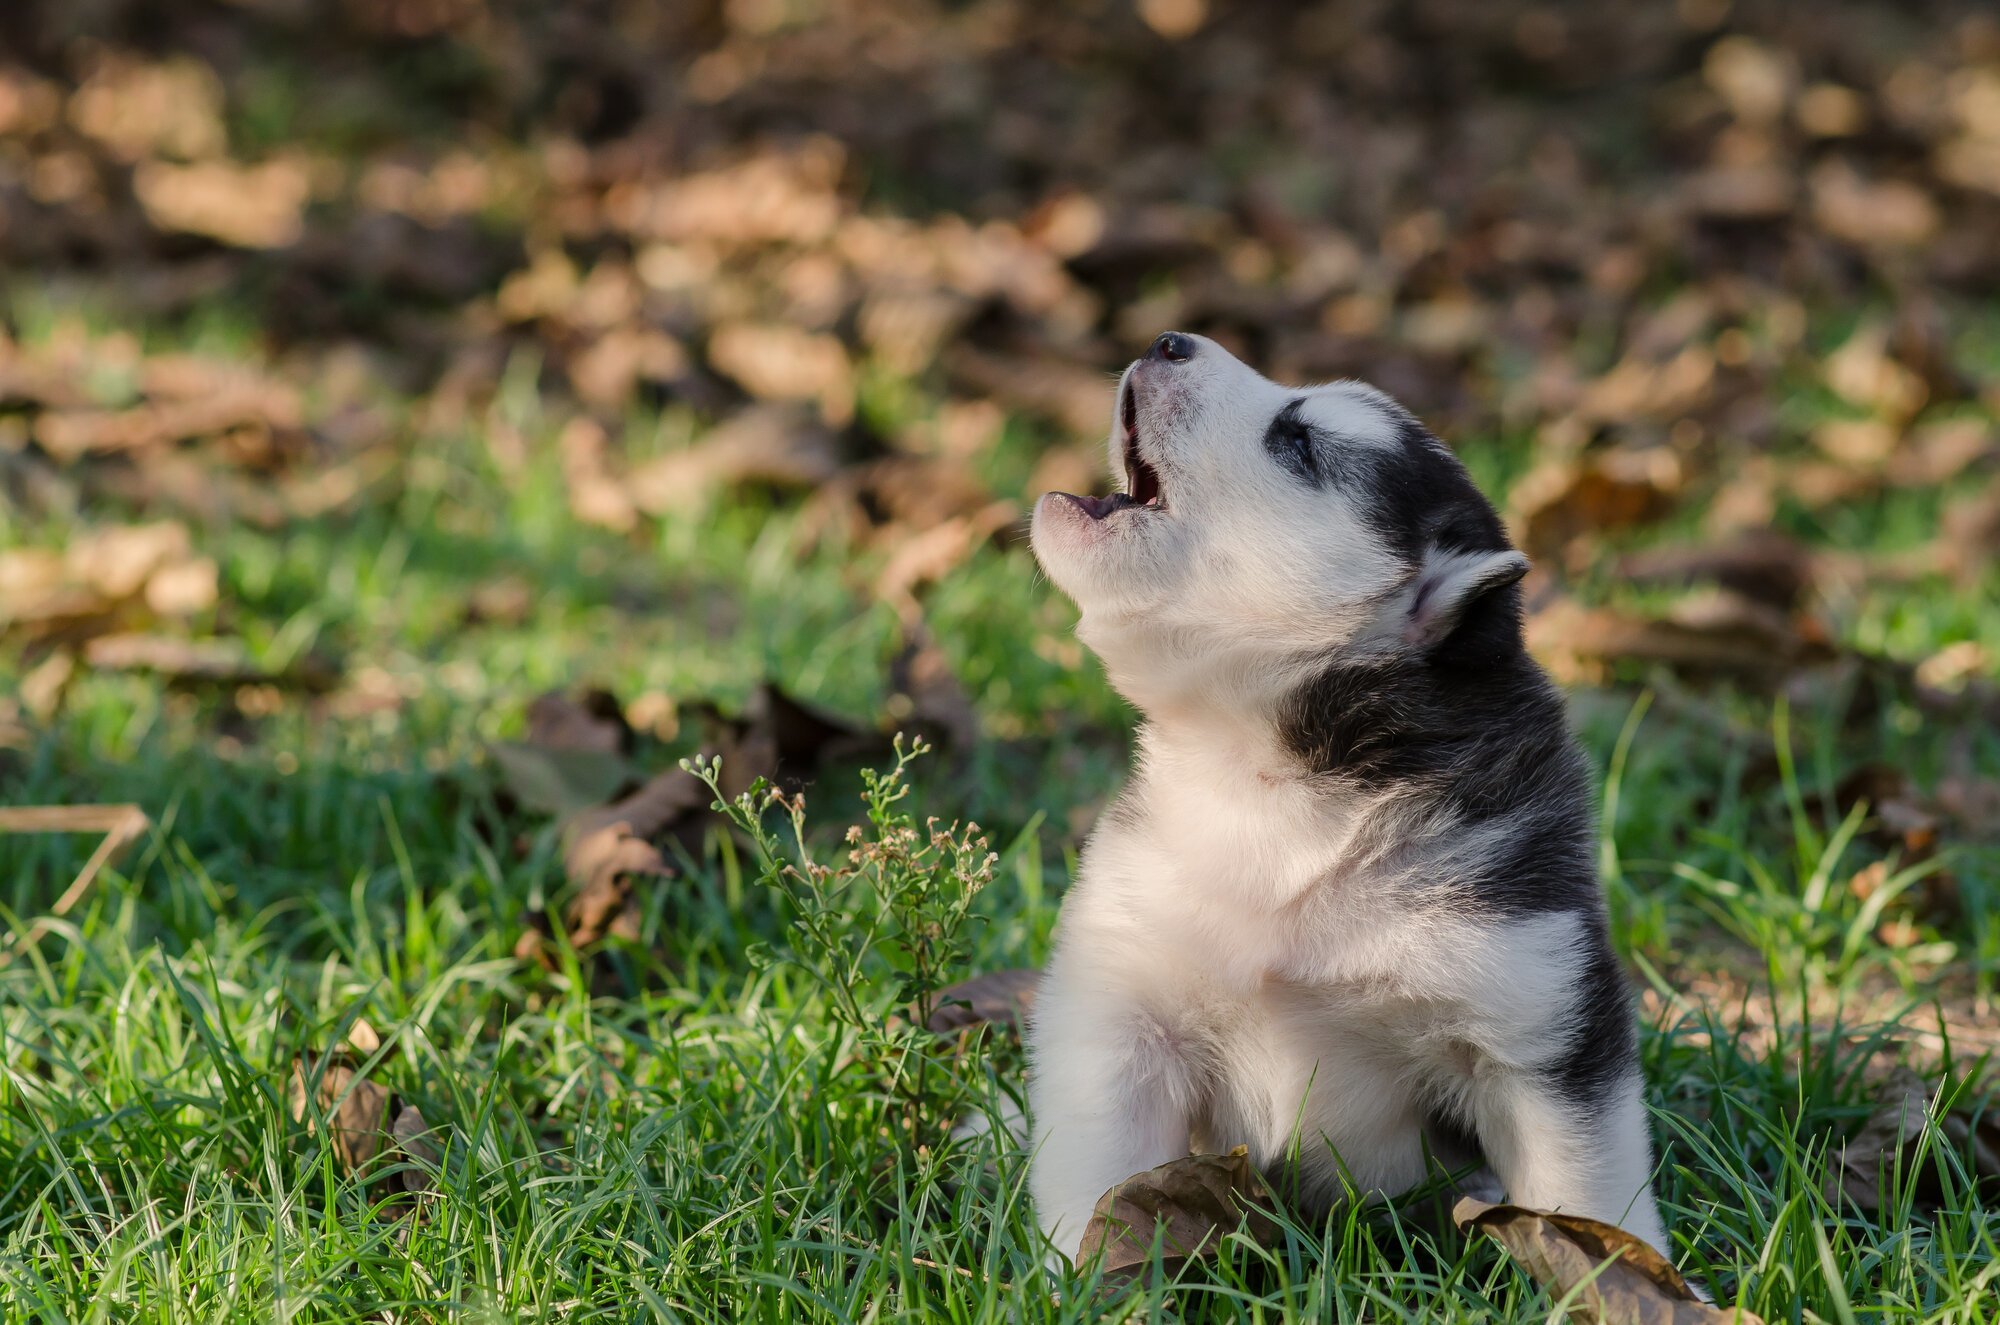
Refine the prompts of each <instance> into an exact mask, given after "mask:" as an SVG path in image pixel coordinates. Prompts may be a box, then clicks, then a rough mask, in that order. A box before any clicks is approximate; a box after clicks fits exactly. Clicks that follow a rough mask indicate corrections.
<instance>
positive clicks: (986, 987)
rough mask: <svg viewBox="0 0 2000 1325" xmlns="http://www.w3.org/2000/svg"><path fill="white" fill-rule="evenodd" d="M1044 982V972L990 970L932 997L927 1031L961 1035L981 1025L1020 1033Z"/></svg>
mask: <svg viewBox="0 0 2000 1325" xmlns="http://www.w3.org/2000/svg"><path fill="white" fill-rule="evenodd" d="M1041 983H1042V973H1041V972H1040V971H1039V970H1034V969H1028V968H1017V969H1012V970H1004V971H988V972H987V973H986V974H984V975H975V976H973V977H972V978H971V979H970V980H961V981H959V982H958V983H957V984H955V985H950V986H947V987H946V988H944V989H940V990H938V991H937V992H936V993H934V994H932V995H931V997H930V1000H929V1002H930V1015H929V1016H928V1017H926V1018H924V1028H925V1029H926V1030H928V1031H930V1032H931V1034H933V1035H957V1034H958V1033H960V1032H961V1031H965V1030H969V1029H972V1028H973V1027H977V1026H997V1027H1000V1028H1002V1029H1004V1030H1008V1031H1014V1032H1017V1033H1018V1032H1019V1030H1020V1028H1021V1019H1022V1018H1023V1017H1024V1016H1026V1015H1027V1013H1028V1011H1029V1009H1031V1008H1033V1007H1034V1006H1035V991H1036V990H1037V989H1038V988H1040V987H1041ZM913 1011H914V1010H913Z"/></svg>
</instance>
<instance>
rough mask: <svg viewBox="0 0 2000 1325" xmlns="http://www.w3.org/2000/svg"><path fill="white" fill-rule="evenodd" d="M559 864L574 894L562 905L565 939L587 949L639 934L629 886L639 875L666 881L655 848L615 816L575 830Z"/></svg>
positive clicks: (669, 874) (669, 872)
mask: <svg viewBox="0 0 2000 1325" xmlns="http://www.w3.org/2000/svg"><path fill="white" fill-rule="evenodd" d="M563 868H564V870H565V871H567V872H568V874H569V877H570V881H571V882H572V883H574V884H575V885H576V893H575V894H574V895H573V896H572V897H571V898H570V901H569V905H568V907H566V908H565V910H564V913H563V919H564V921H565V922H566V923H567V925H568V927H569V935H570V942H571V943H573V944H575V945H576V946H577V947H579V948H582V947H587V946H588V945H590V944H593V943H596V942H598V941H599V940H601V939H605V938H616V939H623V940H625V941H626V942H631V941H633V940H636V939H637V938H638V937H639V917H640V910H639V906H638V901H637V898H636V897H635V895H634V892H633V889H634V887H635V886H636V883H637V881H638V880H639V879H640V878H655V879H671V878H673V877H674V871H673V868H672V867H671V866H670V865H668V864H667V860H666V857H665V856H662V855H661V854H660V849H659V848H658V847H656V846H654V845H653V844H652V843H651V842H648V841H647V840H646V839H644V838H642V837H638V836H635V835H634V834H633V832H632V828H631V826H630V825H629V824H627V823H625V822H624V821H623V820H617V821H614V822H612V823H608V824H605V825H604V826H603V827H600V828H595V829H592V830H591V831H590V832H588V833H584V834H581V835H580V836H578V837H577V838H576V839H575V840H574V841H572V842H571V844H570V846H569V848H568V849H567V850H566V851H564V852H563Z"/></svg>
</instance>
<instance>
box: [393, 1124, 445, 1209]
mask: <svg viewBox="0 0 2000 1325" xmlns="http://www.w3.org/2000/svg"><path fill="white" fill-rule="evenodd" d="M439 1130H440V1129H434V1128H432V1127H431V1125H430V1124H429V1123H427V1122H425V1121H424V1115H423V1112H422V1111H421V1110H419V1109H418V1108H417V1106H416V1105H414V1104H412V1105H408V1106H405V1107H404V1108H403V1109H401V1110H400V1111H398V1112H397V1114H396V1121H395V1123H394V1124H393V1125H392V1126H391V1127H390V1129H389V1136H390V1139H391V1140H393V1141H394V1142H395V1143H396V1148H397V1149H398V1150H400V1151H402V1152H403V1156H404V1158H405V1160H406V1161H407V1163H406V1164H405V1166H404V1168H403V1171H402V1173H401V1174H400V1175H399V1176H400V1177H401V1178H402V1182H403V1190H404V1191H406V1192H409V1193H411V1194H412V1195H423V1194H424V1193H426V1192H431V1191H435V1190H436V1189H437V1180H436V1179H435V1178H434V1177H433V1176H432V1174H433V1173H434V1172H435V1171H436V1170H437V1167H438V1165H439V1164H441V1163H442V1162H443V1160H444V1149H443V1147H442V1145H440V1143H439V1139H438V1136H439Z"/></svg>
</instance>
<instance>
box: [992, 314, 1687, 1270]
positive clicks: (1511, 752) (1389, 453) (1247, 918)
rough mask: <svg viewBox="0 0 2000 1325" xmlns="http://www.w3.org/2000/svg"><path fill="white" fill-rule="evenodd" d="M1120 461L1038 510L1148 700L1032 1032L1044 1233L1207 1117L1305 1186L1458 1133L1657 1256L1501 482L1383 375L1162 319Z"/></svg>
mask: <svg viewBox="0 0 2000 1325" xmlns="http://www.w3.org/2000/svg"><path fill="white" fill-rule="evenodd" d="M1110 448H1111V464H1112V467H1113V470H1114V472H1115V471H1119V470H1122V471H1123V472H1124V474H1125V476H1126V479H1127V488H1126V491H1124V492H1121V493H1115V494H1113V495H1112V496H1109V497H1099V498H1093V497H1077V496H1072V495H1070V494H1068V493H1057V492H1052V493H1049V494H1047V495H1046V496H1044V497H1043V498H1042V499H1041V501H1040V502H1039V503H1038V504H1037V505H1036V507H1035V516H1034V533H1033V541H1034V548H1035V555H1036V557H1037V558H1038V559H1039V560H1040V561H1041V564H1042V566H1043V567H1044V569H1046V570H1047V572H1048V574H1049V577H1050V579H1052V580H1054V581H1055V583H1056V585H1057V586H1058V587H1060V588H1061V589H1062V590H1063V592H1064V593H1066V594H1068V595H1069V596H1070V597H1071V598H1072V599H1074V600H1075V601H1076V604H1077V606H1078V608H1079V609H1081V613H1082V619H1081V621H1080V623H1079V624H1078V626H1077V635H1078V637H1079V638H1080V639H1082V640H1083V642H1084V643H1085V644H1087V645H1089V647H1090V648H1091V650H1092V651H1093V652H1095V653H1096V654H1097V656H1098V657H1099V658H1101V659H1102V660H1103V662H1104V666H1105V670H1106V671H1107V673H1108V674H1109V676H1110V678H1111V681H1112V683H1113V684H1114V685H1116V686H1117V688H1118V689H1119V690H1120V691H1121V692H1122V693H1123V694H1124V695H1125V696H1126V698H1128V699H1129V700H1131V701H1132V703H1133V704H1135V705H1137V706H1138V708H1139V709H1140V710H1141V711H1142V713H1143V714H1144V718H1145V722H1144V725H1143V727H1142V728H1141V730H1140V733H1139V754H1138V765H1137V768H1136V770H1135V772H1134V774H1133V777H1132V780H1131V782H1130V784H1129V785H1128V786H1127V787H1126V788H1125V791H1124V792H1123V794H1122V795H1121V796H1120V797H1119V798H1118V800H1117V802H1116V803H1115V804H1113V805H1112V806H1111V807H1110V808H1109V809H1107V810H1106V811H1105V813H1104V815H1103V817H1102V819H1101V820H1100V821H1099V824H1098V826H1097V828H1096V830H1095V831H1094V832H1093V833H1092V835H1091V838H1090V842H1089V844H1088V846H1087V847H1086V848H1085V850H1084V853H1083V864H1082V870H1081V873H1080V876H1079V878H1078V879H1077V882H1076V885H1075V886H1074V887H1073V888H1072V889H1071V891H1070V893H1069V895H1068V897H1067V899H1066V900H1065V902H1064V905H1063V912H1062V919H1061V924H1060V927H1059V929H1058V932H1057V937H1056V945H1055V953H1054V955H1053V957H1052V958H1051V959H1050V962H1049V965H1048V969H1047V973H1046V976H1045V978H1044V981H1043V983H1042V986H1041V990H1040V992H1039V994H1038V996H1037V1000H1036V1004H1035V1008H1034V1014H1033V1017H1032V1021H1031V1025H1030V1028H1029V1036H1028V1043H1029V1051H1030V1054H1031V1063H1032V1075H1031V1078H1030V1085H1029V1103H1030V1109H1031V1113H1032V1115H1033V1129H1034V1130H1033V1147H1034V1150H1033V1161H1032V1163H1033V1170H1032V1174H1031V1186H1032V1190H1033V1195H1034V1200H1035V1205H1036V1208H1037V1215H1038V1218H1039V1220H1040V1222H1041V1226H1042V1228H1043V1230H1044V1231H1045V1232H1046V1233H1047V1234H1048V1235H1049V1237H1050V1238H1051V1239H1052V1241H1053V1242H1054V1244H1055V1246H1056V1247H1057V1248H1059V1249H1060V1250H1062V1251H1064V1252H1070V1253H1073V1252H1074V1250H1075V1249H1076V1247H1077V1243H1078V1240H1079V1239H1080V1237H1081V1236H1082V1234H1083V1231H1084V1225H1085V1224H1086V1222H1087V1221H1088V1220H1089V1218H1090V1213H1091V1208H1092V1206H1093V1204H1094V1203H1095V1202H1096V1200H1097V1198H1098V1197H1099V1196H1100V1195H1102V1194H1103V1193H1104V1191H1105V1190H1106V1189H1108V1188H1110V1187H1111V1186H1113V1185H1114V1184H1116V1183H1118V1182H1120V1181H1122V1180H1124V1179H1125V1178H1127V1177H1129V1176H1131V1175H1132V1174H1134V1173H1137V1172H1140V1171H1141V1170H1144V1169H1147V1168H1151V1167H1153V1166H1155V1165H1158V1164H1163V1163H1165V1162H1167V1161H1168V1160H1171V1159H1175V1158H1178V1157H1179V1156H1182V1155H1185V1154H1187V1153H1188V1150H1189V1147H1190V1144H1191V1138H1192V1139H1193V1140H1194V1142H1195V1143H1198V1144H1200V1145H1201V1146H1202V1147H1203V1148H1204V1149H1211V1150H1224V1149H1227V1148H1229V1147H1231V1146H1234V1145H1239V1144H1242V1145H1247V1146H1248V1147H1249V1149H1250V1155H1251V1158H1252V1160H1253V1161H1254V1162H1255V1163H1256V1164H1257V1165H1258V1166H1259V1167H1260V1168H1261V1169H1263V1170H1264V1171H1265V1172H1266V1173H1269V1174H1271V1175H1273V1177H1274V1178H1275V1179H1276V1180H1277V1181H1278V1182H1279V1183H1280V1185H1281V1189H1282V1190H1286V1191H1288V1192H1289V1193H1291V1194H1292V1196H1293V1197H1294V1199H1297V1200H1300V1201H1302V1202H1303V1203H1305V1204H1306V1205H1307V1206H1308V1207H1309V1208H1311V1207H1323V1206H1325V1205H1326V1204H1327V1203H1329V1202H1330V1201H1331V1200H1333V1199H1334V1198H1336V1197H1338V1196H1339V1195H1340V1194H1341V1193H1342V1191H1343V1190H1344V1188H1345V1184H1348V1183H1351V1184H1352V1185H1353V1186H1354V1187H1355V1188H1357V1189H1359V1190H1361V1191H1364V1192H1381V1193H1394V1192H1398V1191H1401V1190H1403V1189H1405V1188H1407V1187H1409V1186H1411V1185H1412V1184H1414V1183H1416V1182H1417V1181H1418V1180H1419V1179H1421V1178H1423V1177H1424V1176H1425V1175H1426V1166H1427V1161H1426V1153H1427V1151H1428V1153H1430V1154H1432V1155H1445V1156H1451V1155H1454V1154H1456V1155H1457V1156H1459V1157H1462V1158H1472V1157H1474V1156H1475V1155H1476V1156H1478V1157H1483V1159H1484V1161H1485V1163H1486V1165H1487V1166H1488V1167H1489V1168H1490V1170H1491V1172H1492V1175H1493V1176H1494V1177H1495V1178H1497V1179H1498V1182H1499V1184H1500V1186H1502V1187H1503V1188H1504V1189H1505V1190H1506V1192H1507V1194H1508V1196H1509V1198H1510V1199H1512V1200H1513V1201H1515V1202H1517V1203H1519V1204H1522V1205H1528V1206H1534V1207H1538V1208H1542V1209H1553V1210H1561V1211H1564V1212H1567V1213H1572V1214H1579V1215H1587V1216H1590V1217H1592V1218H1596V1219H1602V1220H1607V1221H1610V1222H1613V1223H1616V1224H1619V1225H1621V1226H1623V1227H1624V1228H1626V1229H1628V1230H1630V1231H1631V1232H1633V1233H1635V1234H1636V1235H1638V1236H1639V1237H1642V1238H1644V1239H1645V1240H1646V1241H1648V1242H1650V1243H1651V1244H1652V1245H1653V1246H1654V1247H1655V1248H1658V1249H1660V1250H1662V1251H1666V1250H1668V1242H1667V1239H1666V1235H1665V1230H1664V1229H1663V1227H1662V1226H1661V1223H1660V1216H1659V1213H1658V1210H1657V1208H1656V1206H1655V1204H1654V1200H1653V1194H1652V1190H1651V1185H1650V1184H1651V1177H1652V1168H1653V1160H1652V1147H1651V1142H1650V1139H1649V1135H1648V1129H1647V1116H1646V1109H1645V1106H1644V1104H1643V1102H1642V1099H1641V1081H1640V1074H1639V1059H1638V1050H1637V1045H1636V1036H1635V1029H1634V1013H1633V1009H1632V1006H1631V1002H1630V999H1629V997H1628V992H1627V989H1626V986H1625V983H1624V979H1623V977H1622V975H1621V973H1620V969H1619V965H1618V960H1617V958H1616V957H1615V955H1614V954H1613V952H1612V949H1611V943H1610V940H1609V937H1608V935H1607V932H1606V925H1605V913H1604V903H1603V898H1602V896H1601V894H1600V892H1599V889H1598V883H1597V874H1596V867H1595V859H1594V858H1595V835H1594V826H1593V816H1592V810H1591V775H1590V770H1589V767H1588V765H1587V764H1586V762H1585V759H1584V756H1583V754H1582V752H1581V751H1580V750H1579V749H1578V747H1577V745H1576V743H1575V741H1574V740H1573V739H1572V738H1571V737H1570V735H1569V732H1568V730H1567V727H1566V725H1565V720H1564V713H1563V701H1562V697H1561V695H1560V694H1559V693H1558V692H1557V691H1556V689H1555V687H1554V686H1552V685H1551V684H1550V683H1549V681H1548V679H1547V677H1546V676H1545V675H1544V674H1543V673H1542V671H1541V669H1540V668H1539V667H1537V666H1536V665H1535V663H1534V662H1533V660H1531V659H1530V658H1529V656H1528V654H1527V652H1526V650H1525V649H1524V648H1523V646H1522V642H1521V602H1520V588H1519V586H1518V583H1517V582H1518V581H1519V580H1520V579H1521V577H1522V576H1523V575H1524V574H1525V573H1526V572H1527V569H1528V562H1527V559H1526V558H1525V557H1523V556H1522V555H1521V554H1520V553H1519V552H1517V551H1515V550H1514V549H1513V547H1512V546H1510V545H1509V543H1508V541H1507V536H1506V533H1505V532H1504V531H1503V529H1502V527H1501V524H1500V520H1499V519H1498V517H1497V516H1496V515H1495V514H1494V511H1493V508H1492V506H1491V505H1489V504H1488V503H1487V501H1486V499H1485V498H1484V497H1482V496H1481V495H1480V493H1479V491H1478V489H1476V488H1475V487H1474V486H1473V484H1472V481H1471V479H1470V478H1469V477H1468V476H1467V474H1466V472H1465V469H1464V467H1463V466H1462V465H1460V464H1459V462H1458V460H1457V459H1456V458H1455V457H1454V456H1453V455H1452V454H1451V452H1450V451H1448V450H1447V449H1445V447H1444V446H1443V445H1442V444H1441V443H1440V442H1439V441H1438V440H1437V439H1436V438H1434V437H1432V436H1431V435H1430V434H1429V433H1428V432H1426V431H1425V430H1424V428H1423V427H1422V425H1420V424H1419V423H1418V422H1417V421H1416V420H1415V419H1414V418H1412V417H1411V416H1410V414H1409V413H1408V412H1407V411H1406V410H1404V409H1403V408H1402V407H1401V406H1399V405H1397V404H1396V403H1395V402H1394V401H1392V400H1390V399H1389V398H1388V397H1386V396H1384V395H1383V394H1381V393H1380V392H1378V391H1376V390H1374V389H1373V388H1370V387H1367V386H1362V385H1360V384H1357V383H1353V382H1339V383H1335V384H1333V385H1331V386H1321V387H1312V388H1305V389H1299V388H1293V387H1286V386H1280V385H1279V384H1277V383H1275V382H1272V381H1269V380H1267V379H1265V378H1264V377H1262V376H1261V375H1259V374H1258V373H1256V372H1254V371H1253V370H1252V369H1250V368H1249V367H1247V366H1246V365H1245V364H1243V363H1242V362H1241V361H1239V360H1238V359H1236V358H1235V357H1234V356H1232V355H1231V354H1229V352H1228V351H1226V350H1224V349H1223V348H1222V347H1221V346H1220V345H1217V344H1216V343H1215V342H1213V341H1211V340H1207V339H1205V338H1203V337H1199V336H1189V335H1183V334H1179V333H1175V332H1169V333H1167V334H1166V335H1163V336H1161V337H1160V338H1159V339H1158V340H1157V341H1155V342H1154V343H1153V346H1152V348H1151V349H1150V350H1149V351H1148V352H1147V354H1146V355H1145V357H1144V358H1142V359H1140V360H1138V361H1137V362H1136V363H1134V364H1133V365H1132V366H1131V367H1130V368H1128V369H1127V370H1126V371H1125V375H1124V378H1123V380H1122V381H1121V382H1120V384H1119V389H1118V409H1117V414H1116V417H1115V418H1114V420H1113V424H1112V430H1111V439H1110Z"/></svg>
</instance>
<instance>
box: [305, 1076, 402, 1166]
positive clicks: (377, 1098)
mask: <svg viewBox="0 0 2000 1325" xmlns="http://www.w3.org/2000/svg"><path fill="white" fill-rule="evenodd" d="M314 1066H315V1065H314V1064H313V1063H311V1062H310V1061H308V1059H307V1058H306V1057H304V1056H302V1057H300V1058H299V1059H298V1060H296V1061H295V1062H294V1063H293V1064H292V1080H291V1090H290V1100H291V1107H292V1118H293V1120H294V1121H295V1122H302V1123H304V1124H305V1125H306V1131H307V1133H308V1134H316V1133H317V1132H318V1130H319V1125H320V1121H321V1120H322V1119H324V1120H325V1122H326V1124H327V1126H328V1128H329V1133H330V1135H331V1136H332V1138H333V1153H334V1157H335V1158H337V1159H338V1160H339V1161H340V1162H341V1164H342V1165H343V1166H344V1167H345V1168H346V1169H347V1170H348V1171H349V1172H353V1173H358V1172H360V1171H361V1170H362V1168H363V1167H364V1166H365V1165H367V1164H368V1162H369V1161H370V1160H372V1159H374V1158H375V1156H377V1155H378V1154H380V1153H382V1151H383V1150H384V1148H385V1147H386V1146H387V1145H388V1144H389V1141H390V1138H389V1135H388V1132H387V1130H386V1129H387V1126H388V1122H389V1117H388V1114H389V1103H390V1100H391V1099H392V1094H391V1092H390V1090H389V1088H388V1087H387V1086H380V1085H377V1084H376V1083H375V1082H373V1081H370V1080H369V1079H368V1078H366V1077H364V1076H362V1075H361V1074H360V1072H358V1071H357V1070H355V1068H354V1067H352V1066H351V1065H349V1064H348V1063H346V1062H344V1061H341V1060H339V1059H328V1060H327V1061H326V1062H325V1063H324V1064H323V1065H320V1072H319V1082H318V1087H317V1089H315V1088H314V1085H313V1081H312V1076H313V1068H314Z"/></svg>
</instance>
